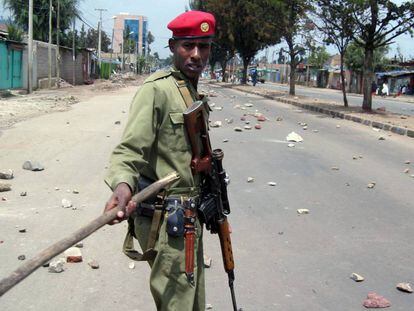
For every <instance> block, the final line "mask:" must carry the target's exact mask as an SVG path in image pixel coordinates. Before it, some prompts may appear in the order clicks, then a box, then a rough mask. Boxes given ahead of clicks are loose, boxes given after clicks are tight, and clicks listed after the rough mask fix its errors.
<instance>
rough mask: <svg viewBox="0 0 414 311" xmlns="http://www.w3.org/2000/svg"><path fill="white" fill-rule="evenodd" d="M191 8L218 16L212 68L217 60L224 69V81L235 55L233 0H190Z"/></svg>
mask: <svg viewBox="0 0 414 311" xmlns="http://www.w3.org/2000/svg"><path fill="white" fill-rule="evenodd" d="M190 7H191V9H196V10H200V11H207V12H210V13H213V14H214V16H215V18H216V34H215V38H214V42H213V45H212V47H211V52H210V59H209V62H210V70H211V73H213V72H214V69H215V65H216V63H217V62H219V63H220V65H221V68H222V70H223V81H226V79H227V75H226V69H227V63H228V61H229V60H230V59H231V58H232V57H233V56H234V53H235V47H234V37H233V34H232V32H231V29H232V24H233V21H232V15H230V14H228V12H230V10H231V7H232V1H229V0H226V1H222V0H205V1H201V0H198V1H197V0H196V1H191V2H190Z"/></svg>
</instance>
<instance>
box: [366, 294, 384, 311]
mask: <svg viewBox="0 0 414 311" xmlns="http://www.w3.org/2000/svg"><path fill="white" fill-rule="evenodd" d="M362 305H363V306H364V307H365V308H369V309H370V308H388V307H391V302H390V301H389V300H387V299H385V298H384V297H382V296H380V295H378V294H376V293H369V294H368V296H367V299H365V300H364V302H363V304H362Z"/></svg>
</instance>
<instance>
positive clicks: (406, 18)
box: [346, 0, 414, 111]
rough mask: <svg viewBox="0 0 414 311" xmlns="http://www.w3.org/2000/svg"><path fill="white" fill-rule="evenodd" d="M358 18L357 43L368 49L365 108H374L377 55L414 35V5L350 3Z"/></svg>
mask: <svg viewBox="0 0 414 311" xmlns="http://www.w3.org/2000/svg"><path fill="white" fill-rule="evenodd" d="M346 2H347V3H346V4H347V5H348V6H349V7H351V9H352V12H353V14H354V16H355V20H356V27H355V32H354V34H353V39H354V40H355V42H356V43H357V44H358V45H359V46H361V47H362V48H363V49H364V66H363V68H364V71H363V94H364V100H363V103H362V109H364V110H366V111H370V110H371V109H372V93H371V85H372V81H373V77H374V71H373V69H374V66H373V65H374V52H375V50H376V49H378V48H381V47H385V46H388V45H389V44H391V43H392V42H393V40H394V39H395V38H397V37H398V36H400V35H402V34H404V33H406V32H412V27H413V26H414V2H413V1H406V2H403V3H401V4H399V5H398V4H396V3H394V2H393V1H390V0H367V1H361V0H348V1H346Z"/></svg>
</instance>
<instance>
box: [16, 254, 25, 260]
mask: <svg viewBox="0 0 414 311" xmlns="http://www.w3.org/2000/svg"><path fill="white" fill-rule="evenodd" d="M17 259H18V260H25V259H26V256H25V255H20V256H19V257H17Z"/></svg>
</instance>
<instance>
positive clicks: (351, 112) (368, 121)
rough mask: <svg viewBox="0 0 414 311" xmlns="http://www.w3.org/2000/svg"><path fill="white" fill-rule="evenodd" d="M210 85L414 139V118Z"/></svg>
mask: <svg viewBox="0 0 414 311" xmlns="http://www.w3.org/2000/svg"><path fill="white" fill-rule="evenodd" d="M210 83H213V84H215V85H217V86H220V87H226V88H232V89H235V90H239V91H242V92H246V93H251V94H255V95H259V96H263V97H265V98H269V99H273V100H277V101H280V102H283V103H287V104H291V105H294V106H297V107H300V108H302V109H307V110H311V111H316V112H319V113H323V114H327V115H330V116H332V117H337V118H341V119H345V120H350V121H354V122H357V123H361V124H363V125H367V126H371V127H375V128H379V129H382V130H385V131H391V132H393V133H395V134H399V135H404V136H408V137H411V138H414V117H412V116H405V115H400V114H396V113H391V112H387V111H380V110H375V111H374V110H373V111H371V112H365V111H363V110H362V108H360V107H344V106H343V104H342V103H339V102H332V101H329V102H328V101H324V100H320V99H317V98H309V97H307V96H290V95H287V94H286V92H283V91H274V90H269V89H265V88H260V89H259V88H255V87H253V86H251V85H239V84H231V83H215V82H210ZM332 91H334V90H332Z"/></svg>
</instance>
